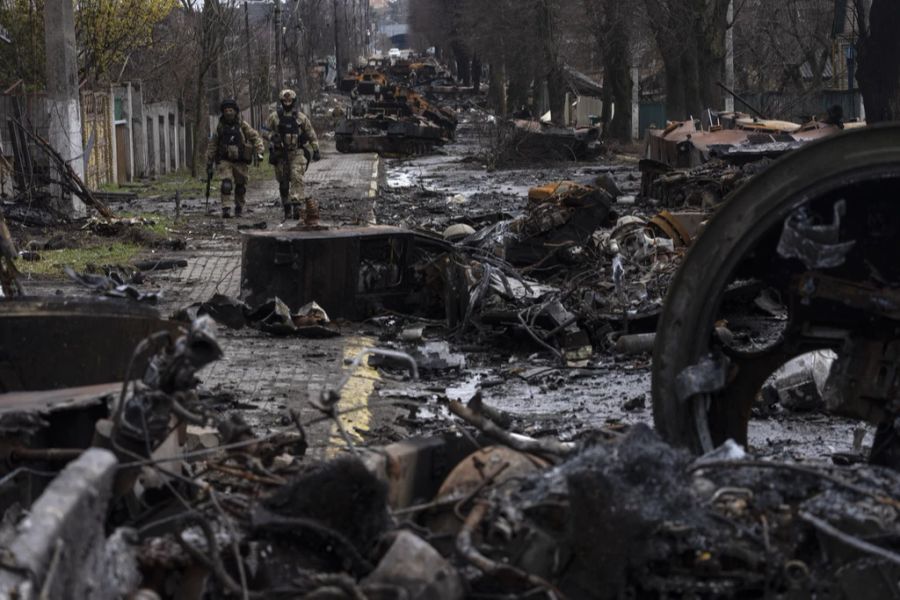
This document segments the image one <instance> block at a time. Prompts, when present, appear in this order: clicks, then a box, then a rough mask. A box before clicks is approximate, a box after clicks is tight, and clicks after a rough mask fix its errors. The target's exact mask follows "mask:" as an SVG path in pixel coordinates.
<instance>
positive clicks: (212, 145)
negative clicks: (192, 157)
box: [206, 118, 264, 163]
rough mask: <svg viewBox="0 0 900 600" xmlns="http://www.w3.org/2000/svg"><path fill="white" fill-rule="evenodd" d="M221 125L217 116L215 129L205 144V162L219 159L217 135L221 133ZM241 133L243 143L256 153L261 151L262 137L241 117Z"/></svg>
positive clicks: (221, 122) (262, 148)
mask: <svg viewBox="0 0 900 600" xmlns="http://www.w3.org/2000/svg"><path fill="white" fill-rule="evenodd" d="M223 125H224V123H223V121H222V119H221V118H219V124H218V126H216V128H215V130H213V133H212V137H210V138H209V143H208V144H207V145H206V162H207V163H211V162H217V161H218V160H221V159H220V158H219V136H220V135H221V132H222V127H223ZM241 135H242V136H243V138H244V143H245V144H248V145H252V146H253V150H254V152H255V153H256V154H262V153H263V150H264V147H263V140H262V137H260V135H259V133H257V132H256V130H255V129H253V128H252V127H250V124H249V123H247V122H246V121H244V120H243V119H241Z"/></svg>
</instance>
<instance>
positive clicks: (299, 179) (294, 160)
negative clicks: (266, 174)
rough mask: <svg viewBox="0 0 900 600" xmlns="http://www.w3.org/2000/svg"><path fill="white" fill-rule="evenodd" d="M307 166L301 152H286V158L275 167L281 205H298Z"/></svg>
mask: <svg viewBox="0 0 900 600" xmlns="http://www.w3.org/2000/svg"><path fill="white" fill-rule="evenodd" d="M307 166H308V165H307V162H306V157H305V156H304V155H303V151H302V150H294V151H292V152H288V154H287V157H285V158H284V159H283V160H280V161H278V163H277V164H276V165H275V179H277V180H278V191H279V192H280V193H281V202H282V204H299V203H300V200H302V199H303V175H304V174H305V173H306V167H307Z"/></svg>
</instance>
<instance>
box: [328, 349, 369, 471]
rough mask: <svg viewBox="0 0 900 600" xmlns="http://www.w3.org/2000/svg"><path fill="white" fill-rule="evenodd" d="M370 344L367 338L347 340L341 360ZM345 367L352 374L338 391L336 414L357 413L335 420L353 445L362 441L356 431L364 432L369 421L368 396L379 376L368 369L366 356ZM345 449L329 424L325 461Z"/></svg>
mask: <svg viewBox="0 0 900 600" xmlns="http://www.w3.org/2000/svg"><path fill="white" fill-rule="evenodd" d="M374 343H375V340H374V339H372V338H369V337H354V338H350V339H349V340H348V341H347V344H346V345H345V346H344V360H345V361H348V360H353V359H354V358H356V356H357V355H358V354H359V353H360V351H361V350H362V349H363V348H370V347H372V345H373V344H374ZM346 368H348V369H350V368H352V369H353V372H352V373H351V374H350V379H349V380H348V381H347V383H346V384H345V385H344V387H343V388H342V389H341V390H339V391H340V394H341V402H340V404H338V411H347V410H352V409H358V410H352V412H348V413H346V414H342V415H339V416H338V418H339V419H340V420H341V424H342V425H343V426H344V429H345V430H346V431H347V433H348V434H349V435H350V439H351V440H353V441H354V442H362V441H363V437H362V436H361V435H360V434H359V432H360V431H368V430H369V427H370V424H371V422H372V412H371V410H370V409H369V397H370V396H371V395H372V392H373V391H374V390H375V383H376V382H378V381H379V380H380V379H381V376H379V375H378V371H377V370H375V369H373V368H372V367H370V366H369V361H368V357H364V358H363V359H362V361H360V364H359V365H357V366H356V367H351V366H347V367H346ZM345 446H346V444H345V443H344V440H343V438H342V437H341V434H340V431H339V430H338V426H337V424H336V423H332V424H331V433H330V435H329V439H328V448H327V449H326V450H325V455H326V456H327V457H328V458H334V457H335V456H337V455H338V454H339V453H340V452H341V451H342V450H344V449H345Z"/></svg>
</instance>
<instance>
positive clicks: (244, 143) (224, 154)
mask: <svg viewBox="0 0 900 600" xmlns="http://www.w3.org/2000/svg"><path fill="white" fill-rule="evenodd" d="M219 109H220V110H221V111H222V116H221V117H219V124H218V126H216V130H215V131H214V132H213V134H212V137H211V138H210V140H209V144H208V145H207V147H206V177H207V178H212V176H213V165H216V169H215V174H216V175H217V176H218V177H219V178H220V179H221V180H222V188H221V191H222V195H221V199H222V217H223V218H225V219H228V218H230V217H231V207H230V206H229V204H230V203H231V202H230V200H231V192H232V190H233V191H234V216H235V217H240V216H241V213H242V212H243V211H244V194H245V193H246V192H247V166H248V165H249V164H250V163H252V162H253V157H254V154H255V155H256V158H257V159H258V160H262V154H263V142H262V138H261V137H260V136H259V134H258V133H257V132H256V130H254V129H253V128H252V127H250V125H249V124H248V123H247V122H245V121H244V120H243V119H242V118H241V116H240V109H239V108H238V104H237V102H236V101H234V100H232V99H230V98H229V99H227V100H223V101H222V104H221V105H220V106H219Z"/></svg>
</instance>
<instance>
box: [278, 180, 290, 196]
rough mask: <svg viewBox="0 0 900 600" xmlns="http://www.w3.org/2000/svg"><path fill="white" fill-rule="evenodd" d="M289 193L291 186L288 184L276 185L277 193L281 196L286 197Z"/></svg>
mask: <svg viewBox="0 0 900 600" xmlns="http://www.w3.org/2000/svg"><path fill="white" fill-rule="evenodd" d="M290 191H291V186H290V184H288V183H279V184H278V192H279V193H280V194H281V195H282V196H287V195H288V192H290Z"/></svg>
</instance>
